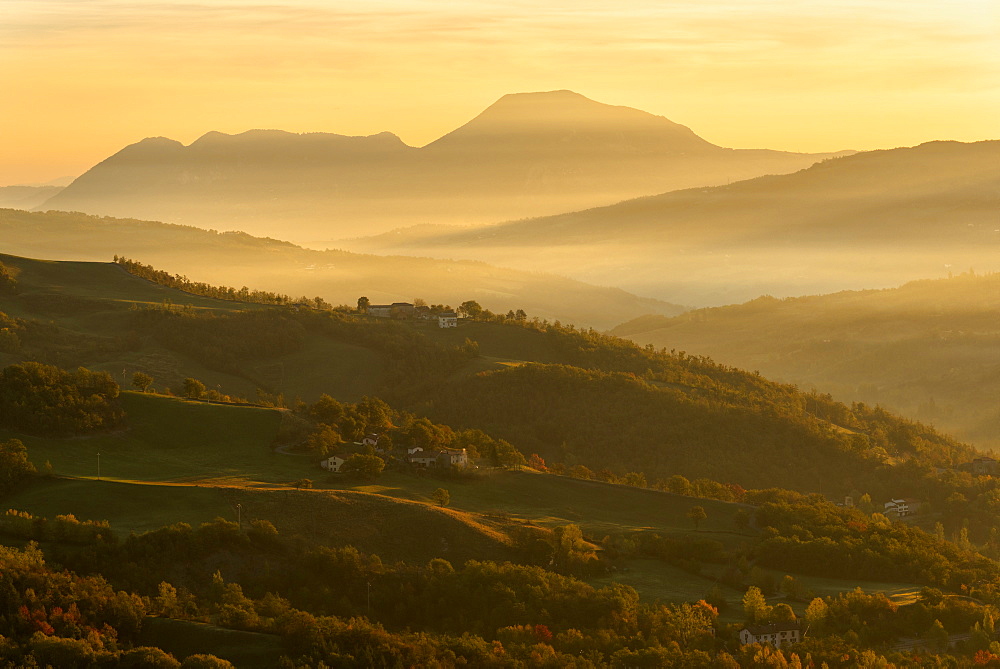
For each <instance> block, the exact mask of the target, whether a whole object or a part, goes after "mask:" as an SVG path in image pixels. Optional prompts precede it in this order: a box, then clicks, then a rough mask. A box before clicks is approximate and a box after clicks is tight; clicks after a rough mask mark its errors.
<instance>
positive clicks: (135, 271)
mask: <svg viewBox="0 0 1000 669" xmlns="http://www.w3.org/2000/svg"><path fill="white" fill-rule="evenodd" d="M114 262H115V263H116V264H118V265H119V266H120V267H122V269H124V270H125V271H126V272H128V273H129V274H131V275H133V276H137V277H140V278H143V279H146V280H147V281H152V282H153V283H158V284H160V285H161V286H167V287H168V288H175V289H177V290H181V291H184V292H185V293H191V294H192V295H201V296H202V297H214V298H215V299H218V300H228V301H232V302H248V303H252V304H276V305H288V304H307V305H308V306H316V307H319V308H329V307H330V305H329V304H327V303H326V302H325V301H323V300H322V299H321V298H318V297H317V298H300V299H299V300H293V299H292V298H290V297H289V296H288V295H282V294H280V293H272V292H270V291H266V290H251V289H250V288H247V287H246V286H243V287H242V288H232V287H229V286H213V285H211V284H209V283H204V282H202V281H191V280H190V279H188V278H187V277H186V276H181V275H180V274H171V273H170V272H165V271H163V270H160V269H156V268H155V267H153V266H152V265H144V264H142V263H141V262H138V261H136V260H130V259H129V258H126V257H124V256H118V255H115V257H114Z"/></svg>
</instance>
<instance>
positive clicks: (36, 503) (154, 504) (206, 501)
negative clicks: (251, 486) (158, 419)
mask: <svg viewBox="0 0 1000 669" xmlns="http://www.w3.org/2000/svg"><path fill="white" fill-rule="evenodd" d="M4 504H5V506H4V508H5V509H6V508H14V509H17V510H18V511H27V512H29V513H32V514H34V515H36V516H44V517H46V518H54V517H55V516H57V515H65V514H69V513H72V514H73V515H74V516H76V517H77V518H79V519H80V520H107V521H108V522H109V523H110V524H111V527H112V529H114V530H115V531H116V532H118V533H119V534H121V535H127V534H128V533H129V532H136V533H141V532H149V531H151V530H155V529H158V528H160V527H163V526H164V525H171V524H173V523H180V522H184V523H188V524H190V525H192V526H198V525H200V524H201V523H206V522H209V521H211V520H214V519H215V518H219V517H221V518H226V519H227V520H233V521H235V520H236V519H237V518H236V508H235V504H233V503H231V502H230V500H229V498H228V497H227V495H226V493H225V491H224V490H223V489H220V488H214V487H209V486H196V485H167V484H136V483H122V482H118V481H97V480H93V479H61V478H56V479H50V480H45V479H43V480H39V481H37V482H35V483H34V484H32V485H30V486H28V487H25V488H22V489H20V490H18V491H17V492H16V493H15V494H14V495H12V496H9V497H7V498H6V499H5V500H4Z"/></svg>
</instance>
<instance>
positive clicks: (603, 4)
mask: <svg viewBox="0 0 1000 669" xmlns="http://www.w3.org/2000/svg"><path fill="white" fill-rule="evenodd" d="M0 87H2V90H3V92H4V100H3V103H2V104H0V134H2V143H0V185H5V184H13V183H30V182H42V181H47V180H49V179H53V178H55V177H60V176H63V175H78V174H80V173H82V172H83V171H85V170H86V169H87V168H88V167H90V166H91V165H93V164H94V163H96V162H99V161H100V160H102V159H104V158H105V157H107V156H108V155H111V154H112V153H114V152H116V151H117V150H119V149H120V148H122V147H123V146H125V145H126V144H130V143H132V142H136V141H138V140H140V139H142V138H143V137H147V136H157V135H161V136H166V137H171V138H173V139H177V140H180V141H182V142H184V143H185V144H186V143H190V142H191V141H193V140H195V139H196V138H197V137H199V136H201V135H202V134H204V133H205V132H207V131H209V130H219V131H222V132H229V133H235V132H242V131H244V130H248V129H251V128H280V129H283V130H289V131H293V132H313V131H321V132H335V133H340V134H350V135H367V134H372V133H376V132H380V131H383V130H389V131H391V132H394V133H396V134H398V135H399V136H400V137H402V139H403V140H404V141H405V142H407V143H408V144H411V145H415V146H419V145H423V144H426V143H427V142H430V141H432V140H434V139H436V138H437V137H438V136H440V135H442V134H444V133H446V132H448V131H450V130H452V129H454V128H456V127H457V126H459V125H461V124H462V123H464V122H466V121H468V120H469V119H470V118H472V117H473V116H475V115H476V114H477V113H479V112H480V111H482V109H483V108H485V107H486V106H488V105H489V104H491V103H492V102H494V101H495V100H496V99H497V98H499V97H500V96H501V95H503V94H505V93H514V92H524V91H542V90H555V89H564V88H566V89H570V90H574V91H576V92H578V93H582V94H583V95H586V96H587V97H590V98H592V99H595V100H598V101H601V102H607V103H611V104H619V105H627V106H630V107H637V108H639V109H643V110H645V111H649V112H652V113H655V114H660V115H663V116H666V117H667V118H669V119H671V120H672V121H675V122H677V123H682V124H684V125H687V126H689V127H691V128H692V129H693V130H694V131H695V132H696V133H698V134H699V135H701V136H702V137H704V138H705V139H707V140H709V141H711V142H714V143H716V144H720V145H722V146H730V147H737V148H755V147H757V148H773V149H785V150H792V151H828V150H838V149H873V148H887V147H894V146H908V145H913V144H918V143H920V142H924V141H928V140H932V139H959V140H964V141H970V140H979V139H997V138H1000V132H998V128H1000V2H998V0H905V1H904V0H817V1H813V0H700V1H699V0H685V1H683V2H679V1H674V0H619V1H618V2H609V1H608V0H600V1H597V0H559V1H553V0H533V1H527V0H496V1H494V0H462V1H459V2H444V1H440V0H364V1H359V0H332V1H328V2H316V1H314V2H309V1H304V0H303V1H293V2H288V1H281V0H270V1H265V2H260V3H251V2H245V1H237V0H218V1H215V2H197V1H195V0H189V1H185V2H174V1H171V0H153V1H147V2H139V1H125V0H0Z"/></svg>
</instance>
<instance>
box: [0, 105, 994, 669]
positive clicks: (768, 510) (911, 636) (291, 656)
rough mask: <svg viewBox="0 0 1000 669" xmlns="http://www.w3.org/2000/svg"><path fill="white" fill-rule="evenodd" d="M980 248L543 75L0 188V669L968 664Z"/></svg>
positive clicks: (817, 156) (935, 215) (924, 155)
mask: <svg viewBox="0 0 1000 669" xmlns="http://www.w3.org/2000/svg"><path fill="white" fill-rule="evenodd" d="M998 250H1000V141H997V140H986V141H968V142H960V141H951V140H942V141H930V142H925V143H921V144H919V145H916V146H911V147H901V148H893V149H884V150H874V151H861V150H842V151H833V152H824V153H796V152H788V151H777V150H768V149H735V148H725V147H723V146H719V145H717V144H715V143H712V142H709V141H708V140H706V139H703V138H702V137H700V136H699V135H698V134H696V133H695V131H694V130H692V129H690V128H688V127H686V126H683V125H680V124H678V123H674V122H672V121H670V120H668V119H666V118H664V117H662V116H657V115H654V114H651V113H647V112H645V111H640V110H638V109H633V108H630V107H622V106H613V105H608V104H604V103H601V102H597V101H594V100H591V99H589V98H587V97H584V96H583V95H580V94H577V93H574V92H571V91H568V90H558V91H550V92H540V93H519V94H510V95H505V96H503V97H502V98H500V99H499V100H497V101H496V102H495V103H493V104H492V105H490V106H488V107H487V108H486V109H485V110H484V111H482V112H481V113H480V114H478V115H476V116H475V117H474V118H472V119H471V120H470V121H468V122H467V123H465V124H464V125H461V126H460V127H458V128H456V129H454V130H452V131H450V132H448V133H446V134H444V135H443V136H441V137H440V138H438V139H436V140H434V141H431V142H430V143H428V144H426V145H424V146H420V147H417V146H411V145H409V144H407V143H404V142H403V140H402V139H400V137H399V136H397V135H396V134H393V133H390V132H382V133H378V134H374V135H368V136H348V135H337V134H331V133H302V134H298V133H292V132H285V131H280V130H251V131H247V132H242V133H237V134H226V133H222V132H215V131H212V132H207V133H203V134H202V135H201V136H200V137H199V138H198V139H197V140H195V141H193V142H191V143H189V144H187V145H185V144H184V143H182V142H180V141H176V140H173V139H168V138H165V137H152V138H147V139H144V140H142V141H139V142H136V143H133V144H130V145H128V146H125V147H123V148H121V150H119V151H117V152H115V153H113V154H112V155H110V156H108V157H107V158H106V159H105V160H102V161H101V162H99V163H97V164H94V165H93V166H92V167H90V169H88V170H87V171H86V172H84V173H83V174H81V175H80V176H78V177H76V178H74V179H71V180H69V181H68V183H62V182H59V183H56V182H52V183H46V184H42V185H17V186H6V187H0V462H2V466H0V495H2V502H3V505H4V506H3V507H2V508H3V509H4V514H3V515H2V516H0V593H2V595H0V666H5V667H21V666H25V667H47V666H51V667H163V668H169V667H231V666H236V667H250V668H254V667H262V668H263V667H282V668H287V669H292V668H296V667H303V668H304V667H459V666H471V667H512V668H513V667H579V668H581V669H583V668H586V667H622V668H624V667H761V666H767V667H817V668H818V667H859V666H860V667H917V666H921V667H922V666H940V667H966V666H970V667H971V666H1000V635H998V634H1000V628H998V627H997V625H998V624H1000V456H996V458H995V455H996V454H995V450H996V449H997V448H998V447H1000V403H998V397H1000V355H998V352H1000V318H998V311H1000V274H998V273H997V272H998V270H1000V267H998V261H997V258H998V255H997V251H998Z"/></svg>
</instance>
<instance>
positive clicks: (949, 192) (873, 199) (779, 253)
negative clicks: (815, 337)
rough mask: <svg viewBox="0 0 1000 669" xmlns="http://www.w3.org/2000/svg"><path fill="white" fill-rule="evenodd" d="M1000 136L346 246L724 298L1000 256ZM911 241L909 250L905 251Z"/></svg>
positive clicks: (816, 288) (937, 271)
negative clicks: (534, 268)
mask: <svg viewBox="0 0 1000 669" xmlns="http://www.w3.org/2000/svg"><path fill="white" fill-rule="evenodd" d="M998 211H1000V141H996V140H993V141H984V142H973V143H961V142H952V141H939V142H928V143H926V144H921V145H919V146H916V147H910V148H898V149H890V150H883V151H870V152H864V153H857V154H854V155H851V156H846V157H841V158H835V159H831V160H826V161H823V162H820V163H817V164H815V165H812V166H811V167H808V168H806V169H803V170H801V171H799V172H796V173H793V174H786V175H776V176H763V177H758V178H755V179H749V180H746V181H741V182H737V183H733V184H729V185H723V186H716V187H712V188H690V189H685V190H678V191H673V192H669V193H664V194H660V195H655V196H650V197H643V198H637V199H634V200H628V201H625V202H620V203H618V204H614V205H610V206H604V207H597V208H593V209H588V210H583V211H577V212H571V213H564V214H559V215H556V216H547V217H540V218H533V219H526V220H520V221H512V222H507V223H501V224H495V225H489V226H480V227H477V228H469V227H465V228H454V227H444V226H441V227H431V226H425V227H416V228H410V229H399V230H395V231H392V232H390V233H384V234H382V235H378V236H373V237H372V238H369V239H357V240H345V241H344V242H343V246H344V248H349V249H351V250H355V251H361V252H372V253H407V254H411V255H423V256H432V257H439V258H476V259H479V260H483V261H485V262H494V263H502V264H504V265H508V266H515V267H529V266H537V265H538V263H540V262H544V264H545V266H546V267H548V268H549V269H550V270H551V271H554V272H557V273H560V274H566V275H569V276H573V277H574V278H577V279H580V280H582V281H589V282H592V283H600V284H610V285H617V286H621V287H623V288H625V289H626V290H631V291H634V292H639V293H642V294H645V295H653V296H656V297H658V298H660V299H665V300H669V301H672V302H678V303H682V304H699V305H716V304H726V303H731V302H738V301H743V300H747V299H751V298H753V297H756V296H758V295H760V294H763V293H770V294H774V295H779V296H787V295H796V294H808V293H816V292H830V291H834V290H842V289H848V288H851V289H856V288H870V287H875V286H879V287H882V286H890V285H898V284H900V283H902V282H904V281H908V280H912V279H914V278H917V277H933V276H941V275H942V273H943V272H944V271H945V270H946V268H947V266H948V265H952V266H955V267H956V268H959V269H965V268H968V267H969V266H970V265H975V266H976V267H977V268H978V269H983V270H985V269H991V268H1000V267H998V266H997V260H996V250H997V249H998V248H1000V219H998V218H997V212H998ZM904 251H905V253H904Z"/></svg>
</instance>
